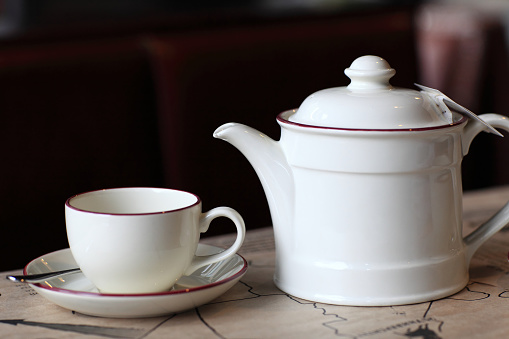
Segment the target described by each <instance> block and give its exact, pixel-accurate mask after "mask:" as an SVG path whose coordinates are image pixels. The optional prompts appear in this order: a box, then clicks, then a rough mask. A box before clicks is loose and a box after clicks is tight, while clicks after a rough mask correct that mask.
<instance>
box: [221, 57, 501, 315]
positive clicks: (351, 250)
mask: <svg viewBox="0 0 509 339" xmlns="http://www.w3.org/2000/svg"><path fill="white" fill-rule="evenodd" d="M395 73H396V72H395V70H394V69H392V68H391V67H390V65H389V63H388V62H387V61H385V60H384V59H382V58H380V57H377V56H372V55H367V56H362V57H360V58H357V59H356V60H354V61H353V63H352V64H351V66H350V67H349V68H347V69H346V70H345V74H346V75H347V76H348V77H349V78H350V79H351V81H350V84H349V85H348V86H346V87H335V88H329V89H324V90H320V91H318V92H316V93H313V94H311V95H310V96H308V97H307V98H306V99H305V100H304V101H303V102H302V104H301V106H300V107H299V108H298V109H292V110H288V111H285V112H282V113H281V114H279V115H278V116H277V123H278V124H279V125H280V127H281V138H280V140H279V141H275V140H273V139H271V138H270V137H268V136H267V135H265V134H263V133H261V132H259V131H257V130H255V129H253V128H250V127H248V126H245V125H242V124H238V123H227V124H224V125H222V126H221V127H219V128H218V129H217V130H216V131H215V132H214V137H216V138H219V139H222V140H225V141H227V142H229V143H231V144H232V145H233V146H235V147H236V148H238V149H239V150H240V151H241V152H242V153H243V154H244V156H245V157H246V158H247V159H248V160H249V162H250V163H251V165H252V166H253V168H254V169H255V172H256V174H257V175H258V177H259V179H260V181H261V183H262V186H263V189H264V191H265V195H266V198H267V200H268V204H269V209H270V213H271V218H272V222H273V226H274V238H275V245H276V269H275V274H274V282H275V284H276V286H277V287H278V288H279V289H281V290H282V291H284V292H286V293H289V294H291V295H293V296H296V297H299V298H302V299H307V300H311V301H317V302H323V303H329V304H337V305H355V306H384V305H401V304H410V303H417V302H424V301H430V300H435V299H439V298H442V297H446V296H449V295H452V294H454V293H456V292H458V291H460V290H462V289H463V288H464V287H465V286H466V284H467V283H468V279H469V275H468V268H469V264H470V260H471V258H472V256H473V254H474V253H475V252H476V250H477V249H478V248H479V247H480V246H481V245H482V244H483V243H484V242H485V241H486V240H487V239H488V238H489V237H491V236H492V235H493V234H495V233H496V232H497V231H499V230H500V229H501V228H503V227H504V226H505V225H506V224H507V223H508V222H509V204H508V205H506V206H504V207H503V208H502V209H501V210H500V211H499V212H498V213H497V214H496V215H495V216H494V217H492V218H491V219H490V220H488V221H487V222H486V223H485V224H483V225H481V226H479V227H478V228H477V229H476V230H475V231H473V232H472V233H470V234H469V235H467V236H464V235H463V234H462V184H461V162H462V158H463V156H465V155H466V154H467V153H468V150H469V146H470V144H471V142H472V140H473V139H474V137H475V136H476V135H477V134H479V133H480V132H481V131H488V132H490V131H491V132H493V133H497V134H499V132H498V131H496V130H495V129H494V128H493V127H497V128H502V129H503V130H505V131H509V120H508V119H509V118H507V117H505V116H502V115H498V114H483V115H481V116H479V117H477V116H476V115H475V114H473V113H472V112H470V111H468V110H467V109H465V108H463V107H462V106H460V105H458V104H456V103H455V102H454V101H452V100H451V99H449V98H448V97H447V96H445V95H443V94H442V93H441V92H439V91H437V90H433V89H430V88H426V87H423V86H420V87H421V89H422V90H421V91H417V90H413V89H404V88H396V87H393V86H392V85H391V84H390V82H389V80H390V78H391V77H392V76H393V75H394V74H395Z"/></svg>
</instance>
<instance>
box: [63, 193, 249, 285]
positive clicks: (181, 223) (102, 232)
mask: <svg viewBox="0 0 509 339" xmlns="http://www.w3.org/2000/svg"><path fill="white" fill-rule="evenodd" d="M221 216H223V217H227V218H229V219H231V220H232V221H233V222H234V224H235V226H236V227H237V239H236V241H235V242H234V244H233V245H232V246H231V247H230V248H228V249H226V250H225V251H223V252H221V253H218V254H213V255H208V256H196V255H195V252H196V249H197V247H198V241H199V239H200V233H203V232H206V231H207V229H208V227H209V224H210V222H211V221H212V220H213V219H215V218H217V217H221ZM65 217H66V226H67V238H68V240H69V245H70V248H71V251H72V254H73V256H74V259H75V260H76V262H77V264H78V265H79V267H80V268H81V270H82V271H83V274H84V275H85V276H86V277H87V278H88V279H90V280H91V281H92V282H93V283H94V284H95V285H96V287H97V288H98V289H99V290H100V291H101V292H103V293H120V294H137V293H138V294H140V293H157V292H162V291H166V290H169V289H170V288H171V287H172V286H173V285H174V284H175V282H176V281H177V280H178V279H179V278H180V277H181V276H182V275H189V274H191V273H192V272H194V271H195V270H196V269H198V268H199V267H201V266H204V265H207V264H211V263H214V262H217V261H220V260H223V259H226V258H228V257H230V256H232V255H234V254H235V253H236V252H237V251H238V250H239V248H240V246H241V245H242V243H243V241H244V236H245V232H246V231H245V226H244V221H243V220H242V217H241V216H240V215H239V214H238V213H237V212H236V211H235V210H233V209H231V208H229V207H217V208H214V209H212V210H210V211H208V212H205V213H202V210H201V200H200V198H199V197H198V196H196V195H194V194H192V193H188V192H184V191H178V190H172V189H165V188H144V187H133V188H114V189H106V190H100V191H92V192H87V193H83V194H78V195H76V196H73V197H71V198H69V199H68V200H67V202H66V204H65Z"/></svg>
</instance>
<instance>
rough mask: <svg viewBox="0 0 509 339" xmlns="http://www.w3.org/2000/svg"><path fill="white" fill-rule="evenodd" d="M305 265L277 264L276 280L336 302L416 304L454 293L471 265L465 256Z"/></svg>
mask: <svg viewBox="0 0 509 339" xmlns="http://www.w3.org/2000/svg"><path fill="white" fill-rule="evenodd" d="M287 264H288V263H287ZM301 264H302V263H301ZM305 266H306V265H300V267H299V268H298V269H297V270H292V269H291V267H289V266H288V265H282V266H281V265H276V274H275V275H274V283H275V284H276V286H277V287H278V288H279V289H280V290H282V291H283V292H286V293H288V294H290V295H292V296H295V297H298V298H301V299H305V300H309V301H315V302H321V303H325V304H333V305H344V306H395V305H406V304H416V303H421V302H427V301H432V300H437V299H441V298H444V297H448V296H450V295H453V294H455V293H457V292H459V291H461V290H462V289H463V288H465V286H466V285H467V284H468V281H469V276H468V265H467V264H466V262H465V259H464V257H463V256H454V257H451V258H449V259H448V260H445V261H441V262H439V263H436V262H435V263H429V264H425V265H423V264H422V263H421V264H420V265H415V266H405V267H400V268H388V269H370V270H362V269H359V270H355V269H332V268H324V267H317V266H308V267H305ZM320 266H323V265H320Z"/></svg>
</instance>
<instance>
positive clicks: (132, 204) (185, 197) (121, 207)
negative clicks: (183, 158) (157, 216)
mask: <svg viewBox="0 0 509 339" xmlns="http://www.w3.org/2000/svg"><path fill="white" fill-rule="evenodd" d="M199 202H200V199H199V198H198V196H196V195H194V194H192V193H189V192H184V191H179V190H172V189H166V188H145V187H133V188H114V189H105V190H100V191H92V192H87V193H82V194H78V195H76V196H73V197H71V198H69V199H68V200H67V202H66V205H67V206H68V207H70V208H73V209H76V210H80V211H84V212H92V213H102V214H152V213H166V212H171V211H175V210H180V209H184V208H188V207H191V206H193V205H196V204H198V203H199Z"/></svg>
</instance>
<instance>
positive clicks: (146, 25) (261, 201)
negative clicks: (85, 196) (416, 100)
mask: <svg viewBox="0 0 509 339" xmlns="http://www.w3.org/2000/svg"><path fill="white" fill-rule="evenodd" d="M71 3H72V4H71ZM267 3H269V2H262V3H260V2H259V1H244V2H242V1H241V2H237V1H222V2H216V3H215V4H214V5H210V4H209V2H206V1H195V2H185V3H184V2H182V3H180V2H171V1H169V2H168V1H144V2H141V1H112V0H110V1H102V2H89V1H72V2H68V1H24V2H16V1H5V2H3V4H4V6H3V8H2V9H1V10H0V12H1V14H0V117H1V120H0V151H1V166H0V179H1V180H2V182H1V184H0V208H1V210H0V227H1V230H2V232H1V235H0V239H1V243H0V245H1V246H0V248H1V250H0V251H1V252H0V255H1V256H2V258H3V259H4V260H2V261H1V262H0V270H1V271H4V270H9V269H16V268H20V267H23V266H24V265H25V264H26V263H27V262H28V261H30V260H31V259H33V258H35V257H37V256H39V255H42V254H45V253H48V252H50V251H54V250H58V249H61V248H64V247H67V246H68V245H67V238H66V233H65V222H64V202H65V200H66V199H67V198H68V197H70V196H71V195H73V194H76V193H80V192H85V191H90V190H95V189H102V188H111V187H127V186H155V187H170V188H177V189H182V190H187V191H191V192H193V193H196V194H198V195H199V196H200V197H201V198H202V200H203V206H204V209H205V210H208V209H211V208H213V207H216V206H220V205H225V206H230V207H232V208H234V209H236V210H237V211H239V212H240V214H241V215H242V216H243V217H244V219H245V221H246V226H247V228H248V229H253V228H257V227H264V226H268V225H271V220H270V215H269V211H268V206H267V203H266V200H265V196H264V193H263V191H262V188H261V185H260V184H259V182H258V178H257V177H256V175H255V172H254V170H253V169H252V168H251V166H250V165H249V163H248V162H247V160H246V159H245V158H244V157H243V156H242V154H240V152H238V151H237V150H236V149H234V148H233V146H231V145H229V144H227V143H225V142H224V141H220V140H217V139H214V138H213V137H212V133H213V131H214V130H215V129H216V128H217V127H219V126H220V125H222V124H223V123H226V122H230V121H235V122H240V123H244V124H247V125H249V126H251V127H254V128H257V129H259V130H260V131H263V132H264V133H266V134H268V135H269V136H271V137H273V138H274V139H278V138H279V126H278V124H277V123H276V121H275V118H276V115H277V114H278V113H280V112H281V111H284V110H287V109H291V108H297V107H298V106H299V105H300V104H301V102H302V101H303V100H304V99H305V98H306V97H307V96H308V95H309V94H311V93H313V92H315V91H317V90H319V89H323V88H328V87H335V86H345V85H347V84H348V82H349V80H348V78H346V76H345V75H344V74H343V70H344V69H345V68H347V67H348V66H349V65H350V63H351V62H352V61H353V60H354V59H355V58H357V57H358V56H361V55H366V54H374V55H379V56H382V57H384V58H385V59H386V60H387V61H388V62H389V63H390V64H391V66H392V67H394V68H395V69H396V70H397V74H396V76H395V77H394V78H393V79H392V80H391V83H392V84H393V85H396V86H402V87H412V86H413V83H414V82H419V81H420V79H421V78H422V77H421V75H422V74H421V72H422V68H420V67H419V65H420V64H419V58H418V53H417V52H418V42H419V40H418V34H417V32H416V25H415V17H416V13H417V11H418V10H419V8H420V7H419V6H420V5H421V3H416V2H408V3H407V2H405V1H388V2H380V3H378V2H362V1H361V2H358V1H352V2H340V3H341V5H336V6H330V7H325V8H323V7H318V8H313V7H305V6H304V7H302V6H301V7H291V6H283V5H281V3H280V5H279V6H268V5H267ZM275 3H276V4H277V3H278V2H277V1H276V2H275ZM264 4H265V5H264ZM489 32H490V34H491V35H490V39H491V37H492V36H494V37H495V38H493V39H495V40H493V41H491V40H489V41H488V40H487V41H488V42H490V41H491V42H490V43H491V44H495V45H497V46H499V44H498V40H496V37H498V35H500V34H501V33H500V32H502V30H501V29H500V27H498V26H494V27H493V28H490V30H489ZM497 34H498V35H497ZM487 46H491V45H490V44H489V43H487ZM498 52H499V50H498V49H497V53H498ZM497 53H494V55H495V54H496V55H498V54H497ZM483 62H485V63H486V65H488V66H489V67H486V69H487V70H488V71H486V72H484V73H483V78H482V79H481V80H480V81H482V83H483V84H486V86H484V87H482V90H481V91H480V92H479V94H478V95H479V98H480V99H479V100H478V101H477V102H478V106H477V107H469V108H472V109H476V112H477V110H479V112H486V111H497V112H499V113H504V112H503V110H504V109H505V108H506V106H507V104H506V103H505V102H504V100H503V99H504V98H503V97H504V95H503V93H504V92H503V91H504V87H501V88H499V87H497V88H498V91H499V92H502V94H500V95H499V94H497V93H498V92H496V91H494V90H493V88H495V87H496V85H497V84H498V83H497V82H496V81H495V80H496V79H499V78H500V77H501V73H500V72H501V68H500V67H498V68H496V70H494V68H493V67H492V62H493V60H492V59H486V60H485V61H483ZM504 65H505V64H504ZM495 78H496V79H495ZM494 79H495V80H494ZM424 84H425V85H426V83H424ZM501 86H502V85H501ZM505 86H506V85H505ZM453 99H454V98H453ZM493 139H495V137H493V136H487V137H485V136H481V137H480V138H479V139H478V140H476V142H475V143H474V144H473V146H472V149H471V153H472V154H473V155H469V156H468V157H467V158H466V159H465V162H464V170H465V175H464V187H465V189H466V190H468V189H477V188H481V187H487V186H493V185H500V184H506V183H507V182H508V181H509V179H507V178H506V176H505V175H504V174H505V171H504V168H505V161H504V159H505V158H506V157H507V156H506V155H503V154H508V153H507V152H506V150H505V149H506V148H507V147H508V146H509V145H508V143H507V142H499V143H497V144H494V143H495V141H492V140H493ZM496 142H498V140H497V141H496ZM494 145H496V146H494ZM233 230H234V227H233V225H230V224H229V222H225V221H220V220H217V221H214V223H213V224H212V226H211V228H210V230H209V232H208V233H207V234H206V235H205V236H208V235H213V234H221V233H226V232H231V231H233Z"/></svg>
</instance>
